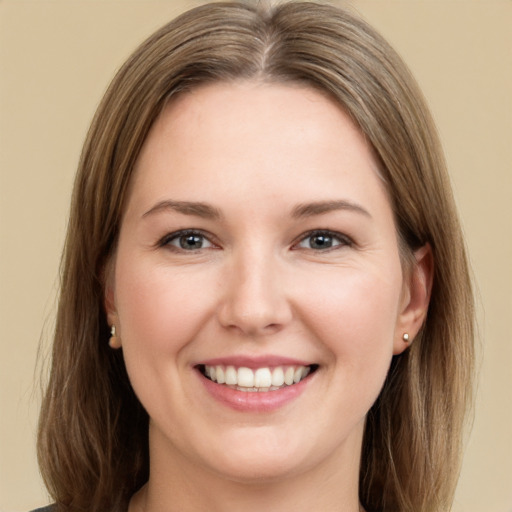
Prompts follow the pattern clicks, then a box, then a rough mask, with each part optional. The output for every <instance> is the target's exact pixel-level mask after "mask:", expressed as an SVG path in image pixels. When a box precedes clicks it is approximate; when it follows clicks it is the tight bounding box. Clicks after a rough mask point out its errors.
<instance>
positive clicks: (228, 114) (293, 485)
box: [106, 82, 431, 512]
mask: <svg viewBox="0 0 512 512" xmlns="http://www.w3.org/2000/svg"><path fill="white" fill-rule="evenodd" d="M162 201H174V202H176V201H178V202H200V203H208V205H209V206H210V207H211V209H213V210H214V212H215V213H216V214H218V215H217V216H205V211H204V210H198V209H197V208H192V209H190V208H188V209H185V210H184V209H183V208H181V209H179V210H177V209H176V208H174V207H163V206H162ZM333 202H335V206H333V204H334V203H333ZM311 203H314V204H315V205H316V207H313V208H311V207H310V208H309V209H304V208H302V211H301V212H300V213H301V215H298V208H299V209H300V207H301V206H304V205H306V204H309V205H310V204H311ZM326 203H328V204H329V205H330V206H329V207H327V208H326V207H325V204H326ZM173 204H174V203H173ZM318 204H322V205H323V208H319V207H318ZM347 205H348V206H347ZM206 213H212V212H211V211H209V212H206ZM182 229H194V230H196V231H197V232H198V235H196V236H199V238H198V239H197V240H199V242H200V244H199V245H201V243H202V247H200V248H192V249H191V248H190V247H189V246H186V248H185V249H184V248H182V247H181V246H180V238H179V237H177V236H173V235H172V234H173V233H176V232H177V231H179V230H182ZM312 230H323V234H324V236H326V237H327V240H328V241H329V240H331V242H332V246H331V247H327V248H319V246H318V245H315V242H318V240H319V239H318V238H315V237H312V236H311V231H312ZM326 230H328V233H325V231H326ZM169 235H170V236H169ZM201 237H203V238H201ZM328 237H331V238H328ZM181 241H183V238H182V239H181ZM327 245H329V244H327ZM430 269H431V256H430V251H429V249H428V247H426V248H423V249H421V250H420V251H418V252H417V253H416V265H415V266H414V268H412V269H409V270H408V271H407V272H404V271H403V269H402V265H401V260H400V255H399V250H398V244H397V235H396V230H395V224H394V219H393V213H392V210H391V206H390V201H389V198H388V196H387V193H386V190H385V187H384V185H383V183H382V181H381V178H380V177H379V174H378V165H377V163H376V160H375V158H374V157H373V155H372V152H371V150H370V148H369V147H368V145H367V144H366V142H365V140H364V138H363V136H362V135H361V133H360V132H359V130H358V129H357V128H356V127H355V126H354V124H353V123H352V122H351V121H350V119H349V118H348V116H347V115H346V114H345V113H344V111H343V110H342V109H341V108H340V107H339V106H338V105H337V104H336V103H335V102H333V101H332V100H331V99H329V98H327V97H326V96H324V95H322V94H321V93H319V92H317V91H314V90H312V89H309V88H305V87H303V86H293V85H278V84H262V83H252V82H249V83H247V82H240V83H230V84H226V83H218V84H213V85H207V86H203V87H200V88H197V89H195V90H193V91H192V92H190V93H187V94H183V95H181V96H180V97H179V98H178V99H175V100H174V101H173V102H171V103H170V104H169V105H167V107H166V108H165V110H164V111H163V112H162V114H161V116H160V117H159V119H158V120H157V121H156V123H155V124H154V126H153V127H152V129H151V131H150V133H149V135H148V138H147V140H146V141H145V144H144V146H143V148H142V151H141V154H140V156H139V159H138V162H137V166H136V172H135V177H134V181H133V183H132V188H131V194H130V197H129V200H128V204H127V207H126V211H125V214H124V218H123V222H122V227H121V231H120V238H119V244H118V247H117V252H116V254H115V255H114V260H113V265H112V271H111V274H110V276H109V279H108V283H107V287H106V308H107V312H108V318H109V321H110V322H111V324H113V325H115V326H116V328H117V334H118V339H119V340H120V343H121V344H122V349H123V354H124V358H125V361H126V366H127V370H128V373H129V376H130V380H131V382H132V385H133V387H134V389H135V392H136V393H137V395H138V397H139V399H140V400H141V402H142V404H143V405H144V407H145V408H146V410H147V411H148V413H149V416H150V461H151V477H150V480H149V482H148V484H147V485H146V486H145V487H144V488H143V489H142V491H141V492H139V493H138V494H137V495H136V496H135V497H134V498H133V499H132V502H131V505H130V510H131V511H134V510H145V511H146V512H158V511H164V510H165V511H178V510H179V511H181V512H183V511H197V510H211V511H219V512H220V511H225V510H230V509H234V510H244V511H253V510H254V511H258V512H259V511H260V510H262V507H265V509H266V510H272V511H273V512H279V511H283V512H284V511H290V510H294V511H306V510H307V511H311V510H322V511H325V512H329V511H335V510H336V511H345V512H355V511H358V510H360V508H359V507H360V505H359V500H358V475H359V457H360V453H361V443H362V435H363V427H364V421H365V417H366V414H367V412H368V410H369V409H370V407H371V405H372V404H373V402H374V401H375V399H376V398H377V396H378V394H379V392H380V389H381V387H382V385H383V382H384V379H385V377H386V373H387V371H388V368H389V364H390V361H391V358H392V356H393V354H399V353H401V352H402V351H403V350H405V349H406V348H407V346H408V343H407V342H406V341H404V340H403V334H404V333H405V332H407V333H409V336H410V339H411V340H412V339H413V338H414V336H415V334H416V333H417V331H418V330H419V328H420V327H421V324H422V322H423V319H424V316H425V313H426V309H427V306H428V299H429V293H430V281H431V270H430ZM240 355H243V356H251V357H252V356H263V357H266V356H268V355H273V356H282V357H294V358H298V359H300V360H303V361H306V362H308V363H311V364H313V363H314V364H316V365H318V370H317V371H316V372H315V373H313V374H312V375H311V377H310V378H309V380H308V382H307V384H306V385H305V387H304V391H303V392H302V393H301V394H300V395H299V396H298V397H297V398H296V399H294V400H291V401H290V402H287V403H285V404H284V405H283V406H282V407H279V408H277V409H276V410H272V411H270V412H261V411H256V412H251V411H249V412H247V411H237V410H233V409H232V408H230V407H226V406H225V405H224V404H222V403H219V402H218V401H217V400H215V399H213V398H212V396H211V394H210V393H208V392H207V391H206V388H205V386H204V383H203V382H202V379H204V377H202V376H201V375H200V373H199V372H198V371H197V369H196V365H197V364H198V362H201V361H204V360H208V359H211V358H219V357H221V358H222V357H228V356H240Z"/></svg>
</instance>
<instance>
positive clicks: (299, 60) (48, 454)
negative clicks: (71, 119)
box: [38, 2, 474, 512]
mask: <svg viewBox="0 0 512 512" xmlns="http://www.w3.org/2000/svg"><path fill="white" fill-rule="evenodd" d="M237 79H253V80H262V81H267V82H295V83H297V82H299V83H302V84H306V85H309V86H311V87H314V88H317V89H319V90H322V91H324V92H325V93H328V94H329V95H331V97H333V98H335V99H336V100H337V101H338V102H339V103H340V104H341V105H342V106H343V107H344V109H345V111H346V112H348V114H349V115H350V116H351V118H352V119H353V121H354V122H355V123H356V124H357V125H358V126H359V127H360V129H361V131H362V132H363V133H364V135H365V136H366V138H367V139H368V141H369V142H370V143H371V145H372V146H373V148H374V150H375V153H376V155H377V156H378V158H379V160H380V163H381V169H380V171H381V173H382V176H383V177H384V180H385V182H386V184H387V188H388V190H389V195H390V200H391V203H392V207H393V210H394V214H395V219H396V226H397V231H398V234H399V238H400V243H401V245H402V253H403V255H405V259H404V261H405V260H406V259H407V257H408V256H407V255H409V256H410V255H411V254H412V251H413V250H414V249H416V248H418V247H420V246H422V245H424V244H426V243H429V244H430V246H431V247H432V250H433V255H434V262H435V275H434V285H433V290H432V298H431V303H430V308H429V311H428V315H427V319H426V322H425V324H424V326H423V328H422V330H421V332H420V334H419V336H418V337H417V338H416V339H415V341H414V343H413V345H412V347H411V348H410V349H409V350H408V351H407V352H405V353H404V354H402V355H400V356H396V357H395V358H394V360H393V362H392V365H391V368H390V371H389V374H388V377H387V380H386V382H385V385H384V388H383V390H382V392H381V394H380V396H379V398H378V400H377V402H376V403H375V404H374V406H373V407H372V409H371V410H370V412H369V413H368V417H367V423H366V430H365V435H364V442H363V451H362V459H361V472H360V498H361V502H362V503H363V505H364V506H365V507H367V509H368V510H380V511H384V512H390V511H393V512H406V511H407V512H434V511H435V512H439V511H441V510H447V509H449V507H450V503H451V501H452V498H453V493H454V488H455V484H456V481H457V477H458V471H459V467H460V452H461V438H462V431H463V424H464V417H465V413H466V411H467V407H468V405H469V404H470V399H471V376H472V370H473V357H474V354H473V322H474V311H473V299H472V291H471V284H470V278H469V274H468V264H467V259H466V254H465V248H464V242H463V238H462V234H461V228H460V225H459V221H458V217H457V213H456V209H455V206H454V200H453V197H452V193H451V188H450V183H449V180H448V177H447V173H446V169H445V163H444V159H443V155H442V150H441V147H440V144H439V141H438V138H437V134H436V130H435V127H434V125H433V122H432V120H431V117H430V114H429V112H428V109H427V107H426V105H425V102H424V100H423V97H422V95H421V93H420V91H419V89H418V87H417V85H416V83H415V81H414V79H413V78H412V77H411V75H410V73H409V71H408V70H407V68H406V66H405V65H404V63H403V62H402V60H401V59H400V58H399V57H398V55H397V54H396V52H395V51H394V50H393V49H392V48H391V47H390V46H389V45H388V44H387V43H386V41H384V40H383V39H382V37H381V36H379V35H378V34H377V33H376V32H375V31H374V30H373V29H372V28H371V27H369V26H368V25H367V24H366V23H365V22H363V21H362V20H361V19H359V18H358V17H356V16H354V15H352V14H351V13H349V12H347V11H346V10H342V9H339V8H336V7H333V6H330V5H322V4H316V3H307V2H291V3H283V4H281V5H277V6H275V7H273V8H264V7H261V6H256V5H255V4H252V3H248V2H235V3H215V4H210V5H204V6H202V7H198V8H196V9H193V10H191V11H189V12H187V13H185V14H183V15H181V16H180V17H178V18H177V19H176V20H174V21H172V22H171V23H169V24H167V25H166V26H164V27H163V28H162V29H160V30H159V31H157V32H156V33H155V34H154V35H153V36H151V37H150V38H149V39H148V40H147V41H146V42H145V43H143V44H142V45H141V46H140V47H139V48H138V49H137V50H136V51H135V53H134V54H133V55H132V56H131V57H130V58H129V59H128V61H127V62H126V63H125V64H124V66H123V67H122V68H121V70H120V71H119V72H118V74H117V75H116V77H115V78H114V80H113V82H112V83H111V85H110V87H109V89H108V91H107V92H106V94H105V96H104V98H103V100H102V102H101V104H100V106H99V108H98V110H97V112H96V116H95V118H94V120H93V122H92V126H91V128H90V131H89V134H88V136H87V140H86V142H85V146H84V149H83V153H82V156H81V160H80V164H79V169H78V174H77V177H76V182H75V188H74V193H73V200H72V207H71V216H70V221H69V228H68V234H67V239H66V245H65V249H64V254H63V260H62V276H61V294H60V302H59V309H58V315H57V324H56V331H55V339H54V344H53V353H52V357H53V359H52V366H51V373H50V379H49V384H48V388H47V392H46V395H45V397H44V400H43V405H42V410H41V417H40V426H39V438H38V453H39V462H40V466H41V470H42V474H43V477H44V480H45V482H46V485H47V487H48V489H49V491H50V494H51V496H52V497H53V498H54V500H55V501H56V503H57V504H58V506H59V507H60V508H59V510H63V511H69V512H71V511H88V512H94V511H96V512H99V511H101V512H105V511H107V510H124V509H126V507H127V503H128V500H129V499H130V496H131V495H132V494H133V493H134V492H135V491H136V490H137V488H139V487H140V486H141V485H142V484H143V483H144V482H145V481H146V480H147V478H148V474H149V460H148V417H147V414H146V412H145V411H144V409H143V408H142V406H141V404H140V403H139V401H138V400H137V398H136V397H135V395H134V393H133V390H132V388H131V386H130V383H129V381H128V377H127V374H126V371H125V367H124V363H123V359H122V354H121V353H120V352H119V351H117V352H114V351H111V350H110V349H109V347H108V344H107V342H108V338H109V331H108V325H107V321H106V316H105V312H104V309H103V294H104V273H105V266H106V265H107V264H108V261H109V256H110V255H111V254H112V252H113V250H114V249H115V244H116V239H117V236H118V233H119V228H120V222H121V217H122V212H123V207H124V205H125V202H126V198H127V194H128V189H129V184H130V180H131V176H132V173H133V169H134V164H135V161H136V159H137V156H138V154H139V151H140V148H141V146H142V144H143V142H144V140H145V138H146V135H147V133H148V131H149V129H150V127H151V125H152V123H153V122H154V120H155V118H156V117H157V116H158V114H159V113H160V112H161V110H162V108H163V106H164V104H165V103H166V102H167V101H169V100H170V99H172V97H174V96H175V95H176V94H178V93H180V92H182V91H187V90H190V89H191V88H193V87H195V86H197V85H198V84H204V83H208V82H213V81H231V80H237Z"/></svg>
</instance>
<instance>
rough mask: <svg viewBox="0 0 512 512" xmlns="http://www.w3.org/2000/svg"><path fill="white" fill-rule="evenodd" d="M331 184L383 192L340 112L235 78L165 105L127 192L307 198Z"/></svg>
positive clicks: (368, 154)
mask: <svg viewBox="0 0 512 512" xmlns="http://www.w3.org/2000/svg"><path fill="white" fill-rule="evenodd" d="M340 187H342V188H345V189H351V190H352V193H355V192H356V191H357V189H360V191H362V189H367V190H374V191H375V192H377V193H381V194H382V192H383V191H384V187H383V183H382V182H381V180H380V178H379V170H378V164H377V162H376V159H375V158H374V156H373V151H372V149H371V147H370V146H369V144H368V143H367V141H366V140H365V137H364V136H363V135H362V133H361V132H360V130H359V129H358V128H357V127H356V126H355V124H354V123H353V122H352V121H351V120H350V118H349V116H348V115H347V114H346V113H345V112H344V110H343V108H342V107H341V106H340V105H339V104H338V103H336V102H335V101H334V100H333V99H331V98H329V97H327V96H326V95H325V94H322V93H321V92H319V91H317V90H315V89H312V88H309V87H305V86H303V85H297V84H274V83H272V84H268V83H258V82H236V83H215V84H208V85H205V86H201V87H198V88H196V89H193V90H192V91H190V92H187V93H184V94H181V95H180V96H178V97H177V98H175V99H174V100H172V101H170V102H169V104H168V105H167V106H166V107H165V108H164V110H163V111H162V113H161V115H160V116H159V118H158V119H157V120H156V121H155V123H154V125H153V127H152V129H151V130H150V132H149V134H148V137H147V139H146V141H145V143H144V145H143V148H142V150H141V153H140V155H139V158H138V161H137V165H136V170H135V177H134V186H133V187H132V191H133V192H134V194H132V195H135V196H138V197H139V198H142V199H143V196H144V195H145V194H146V192H147V194H148V195H155V194H156V195H158V194H159V193H160V192H162V191H163V190H165V189H166V188H167V189H168V190H169V191H172V194H174V195H180V194H181V195H186V196H187V197H186V198H185V199H187V200H204V199H205V197H204V195H205V194H208V195H211V194H213V193H216V191H218V190H219V189H220V188H222V190H223V192H228V191H229V190H232V191H233V194H235V195H238V196H246V195H247V196H252V195H254V194H255V192H256V191H267V192H268V191H269V189H274V191H275V194H274V195H279V196H280V197H282V195H283V193H284V194H285V195H293V194H295V195H297V193H298V195H299V196H300V195H303V196H304V197H295V199H296V200H297V201H306V200H315V199H325V194H326V190H329V189H331V190H335V189H337V188H338V189H339V188H340ZM162 193H163V192H162ZM339 193H343V190H339ZM315 195H319V196H322V197H318V198H316V197H314V196H315ZM191 196H197V197H191ZM132 199H133V197H132ZM178 199H181V198H178Z"/></svg>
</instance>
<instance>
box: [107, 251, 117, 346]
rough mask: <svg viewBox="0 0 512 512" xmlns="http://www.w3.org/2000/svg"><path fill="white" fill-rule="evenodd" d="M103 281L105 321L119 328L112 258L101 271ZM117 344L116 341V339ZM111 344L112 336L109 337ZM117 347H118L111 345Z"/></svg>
mask: <svg viewBox="0 0 512 512" xmlns="http://www.w3.org/2000/svg"><path fill="white" fill-rule="evenodd" d="M103 282H104V283H105V284H104V293H103V300H104V302H103V305H104V307H105V313H106V315H107V322H108V325H109V326H110V327H112V326H115V327H116V329H117V330H119V326H118V323H119V319H118V316H117V308H116V300H115V277H114V264H113V261H112V259H111V260H110V261H109V262H108V263H107V264H106V265H105V268H104V271H103ZM116 340H120V338H119V336H116ZM116 344H117V341H116ZM111 346H112V338H111ZM113 348H118V347H113Z"/></svg>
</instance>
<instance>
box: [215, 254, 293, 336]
mask: <svg viewBox="0 0 512 512" xmlns="http://www.w3.org/2000/svg"><path fill="white" fill-rule="evenodd" d="M277 260H278V258H276V257H275V256H273V255H270V254H268V253H267V254H264V253H263V252H262V251H261V252H260V251H249V250H248V251H245V252H244V254H240V255H238V256H234V257H233V259H232V261H231V263H230V264H229V265H227V267H226V273H225V276H226V277H225V280H224V282H223V283H222V292H221V297H222V299H221V302H220V305H219V308H218V318H219V321H220V323H221V325H222V326H223V327H225V328H227V329H230V330H232V331H235V332H238V333H240V334H244V335H246V336H252V337H257V336H264V335H269V334H272V333H275V332H278V331H280V330H282V329H283V327H285V326H286V325H287V324H288V323H289V322H290V320H291V319H292V316H293V315H292V308H291V304H290V301H289V299H288V297H287V295H286V289H285V288H286V287H285V284H284V276H283V267H282V265H280V264H279V263H280V262H279V261H277Z"/></svg>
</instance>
